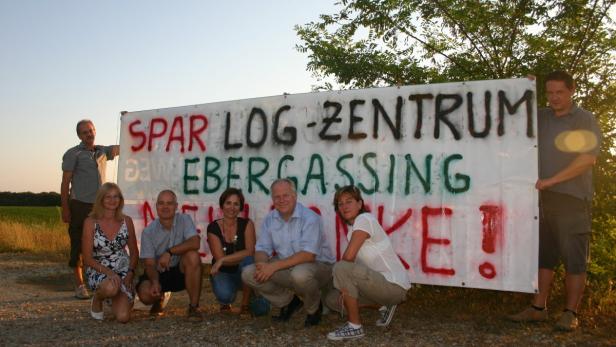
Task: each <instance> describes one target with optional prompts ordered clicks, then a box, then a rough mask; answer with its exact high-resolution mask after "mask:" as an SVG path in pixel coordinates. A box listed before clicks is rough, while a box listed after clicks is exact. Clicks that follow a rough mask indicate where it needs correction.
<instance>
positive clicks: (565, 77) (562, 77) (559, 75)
mask: <svg viewBox="0 0 616 347" xmlns="http://www.w3.org/2000/svg"><path fill="white" fill-rule="evenodd" d="M548 81H561V82H565V86H567V88H569V90H572V89H574V88H575V81H574V80H573V77H571V75H569V74H568V73H566V72H565V71H560V70H557V71H553V72H550V73H549V74H548V75H547V76H545V83H548Z"/></svg>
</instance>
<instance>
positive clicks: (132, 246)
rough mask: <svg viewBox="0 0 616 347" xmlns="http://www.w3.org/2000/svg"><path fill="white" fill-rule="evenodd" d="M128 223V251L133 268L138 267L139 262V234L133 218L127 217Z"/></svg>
mask: <svg viewBox="0 0 616 347" xmlns="http://www.w3.org/2000/svg"><path fill="white" fill-rule="evenodd" d="M126 225H127V227H128V251H129V252H130V265H129V267H130V268H131V269H133V270H134V269H136V268H137V263H138V262H139V248H138V247H137V236H136V235H135V224H133V219H132V218H130V217H126Z"/></svg>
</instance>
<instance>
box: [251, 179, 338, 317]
mask: <svg viewBox="0 0 616 347" xmlns="http://www.w3.org/2000/svg"><path fill="white" fill-rule="evenodd" d="M271 194H272V201H273V203H274V208H275V209H274V210H273V211H271V212H270V213H269V214H268V215H267V217H266V218H265V220H264V221H263V223H262V226H261V230H260V233H259V238H258V240H257V244H256V247H255V264H254V265H250V266H248V267H246V268H245V269H244V271H243V272H242V280H243V281H244V283H246V284H248V285H249V286H250V287H252V288H254V289H255V290H256V291H257V292H258V293H259V294H261V295H263V296H264V297H265V298H266V299H268V300H269V301H270V302H271V304H272V305H273V306H275V307H278V308H281V309H280V315H279V316H277V317H274V319H275V320H278V321H282V322H285V321H288V320H289V319H290V318H291V316H292V315H293V313H294V312H295V311H297V310H298V309H299V308H300V307H301V306H302V305H303V306H304V307H305V310H306V312H307V313H308V315H307V316H306V320H305V321H304V326H305V327H310V326H314V325H317V324H319V322H320V321H321V313H322V310H323V306H322V304H321V288H323V287H325V286H326V285H327V284H328V283H329V281H331V269H332V264H333V263H334V262H335V258H334V256H333V254H332V251H331V249H330V248H329V244H328V242H327V240H326V238H325V233H324V231H323V222H322V220H321V217H320V216H319V215H318V214H316V213H315V212H313V211H312V210H310V209H309V208H306V207H305V206H303V205H302V204H300V203H298V202H297V192H296V191H295V184H294V183H293V181H291V180H289V179H286V178H285V179H278V180H276V181H274V183H272V185H271ZM300 298H301V299H300Z"/></svg>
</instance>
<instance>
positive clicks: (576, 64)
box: [295, 0, 616, 294]
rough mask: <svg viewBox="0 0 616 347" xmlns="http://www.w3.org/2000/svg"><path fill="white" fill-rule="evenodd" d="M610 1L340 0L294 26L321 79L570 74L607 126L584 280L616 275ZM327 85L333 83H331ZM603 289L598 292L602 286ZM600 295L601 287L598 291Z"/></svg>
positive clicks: (373, 82)
mask: <svg viewBox="0 0 616 347" xmlns="http://www.w3.org/2000/svg"><path fill="white" fill-rule="evenodd" d="M615 3H616V1H614V0H605V1H602V0H544V1H531V0H515V1H513V0H512V1H486V0H483V1H477V0H341V1H339V2H338V3H337V5H338V6H339V11H338V13H334V14H323V15H321V16H320V20H319V21H316V22H311V23H308V24H305V25H302V26H296V28H295V29H296V31H297V34H298V36H299V37H300V39H301V44H299V45H297V46H296V48H297V50H298V51H300V52H303V53H306V54H308V57H309V63H308V69H309V70H310V71H312V72H313V74H314V75H315V76H316V77H318V78H319V79H320V80H321V81H322V82H323V85H321V86H317V87H315V88H316V89H332V88H333V87H334V84H336V85H337V87H339V88H367V87H375V86H391V85H410V84H422V83H436V82H444V81H463V80H483V79H500V78H511V77H515V76H526V75H529V74H532V75H535V76H537V82H538V83H537V87H538V103H539V104H540V105H544V104H545V102H546V100H545V97H544V93H543V91H544V90H543V89H544V88H543V85H544V83H543V77H544V76H545V75H546V74H547V73H549V72H551V71H553V70H565V71H568V72H569V73H571V74H572V75H573V76H574V78H575V79H576V82H577V103H578V104H580V105H581V106H582V107H584V108H585V109H587V110H590V111H592V112H593V113H594V114H595V116H596V118H597V120H598V122H599V124H600V127H601V129H602V131H603V136H604V138H603V142H602V150H601V153H600V156H599V158H598V162H597V165H596V167H595V170H594V175H595V181H594V182H595V194H596V196H595V200H594V214H593V217H594V218H593V223H594V230H595V232H594V234H593V237H594V240H593V243H592V251H591V254H592V255H593V259H592V261H591V267H590V270H591V271H590V279H591V281H593V282H594V285H595V286H598V287H600V288H604V289H606V290H609V291H613V290H615V289H614V286H615V285H616V283H614V279H615V278H616V255H615V254H616V252H615V251H614V250H616V219H615V217H614V211H616V196H615V195H616V161H615V159H616V158H615V156H616V146H615V142H614V141H615V136H616V130H615V129H616V121H615V119H616V117H615V116H616V115H615V112H616V59H615V55H616V34H615V33H616V31H615V30H616V29H615V25H614V20H613V18H611V17H610V11H614V4H615ZM332 82H333V83H332ZM599 292H601V291H599ZM604 294H605V293H604Z"/></svg>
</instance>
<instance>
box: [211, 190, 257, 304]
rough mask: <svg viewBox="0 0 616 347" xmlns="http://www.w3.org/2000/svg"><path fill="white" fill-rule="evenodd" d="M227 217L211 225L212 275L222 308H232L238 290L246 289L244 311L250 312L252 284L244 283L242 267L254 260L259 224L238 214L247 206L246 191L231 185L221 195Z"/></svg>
mask: <svg viewBox="0 0 616 347" xmlns="http://www.w3.org/2000/svg"><path fill="white" fill-rule="evenodd" d="M219 204H220V208H221V209H222V212H223V218H221V219H217V220H215V221H213V222H212V223H210V224H209V225H208V227H207V240H208V244H209V245H210V251H211V252H212V256H213V259H212V269H211V272H210V279H211V282H212V290H213V292H214V295H215V296H216V299H217V300H218V302H219V303H220V311H221V312H225V311H231V304H232V303H233V302H234V301H235V296H236V294H237V291H238V290H239V289H240V288H241V289H242V294H243V295H242V306H241V311H240V312H242V313H248V311H249V310H248V305H249V302H250V288H249V287H248V286H246V285H245V284H243V283H242V276H241V275H242V269H243V268H244V266H247V265H250V264H252V263H254V258H253V256H254V253H255V242H256V236H255V226H254V224H253V223H252V221H251V220H250V219H246V218H241V217H238V215H239V213H240V211H242V210H243V209H244V195H243V194H242V191H241V190H239V189H236V188H228V189H227V190H225V191H224V192H223V193H222V195H221V196H220V199H219Z"/></svg>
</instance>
